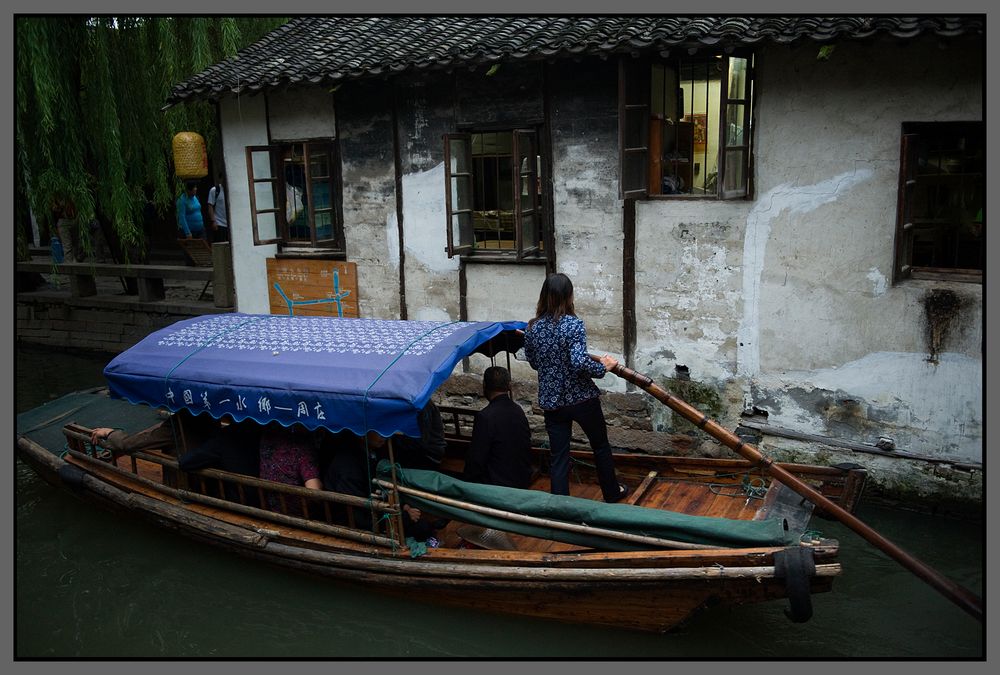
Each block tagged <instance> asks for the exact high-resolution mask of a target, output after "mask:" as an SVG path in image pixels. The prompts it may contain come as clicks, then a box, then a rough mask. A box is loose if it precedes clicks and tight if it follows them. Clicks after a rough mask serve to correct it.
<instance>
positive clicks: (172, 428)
mask: <svg viewBox="0 0 1000 675" xmlns="http://www.w3.org/2000/svg"><path fill="white" fill-rule="evenodd" d="M219 429H220V427H219V423H218V422H217V421H216V420H215V419H214V418H213V417H212V416H211V415H209V414H202V415H192V414H191V413H190V412H188V411H187V410H186V409H183V408H182V409H181V410H178V411H177V412H176V413H174V414H172V415H170V417H168V418H167V419H165V420H163V421H162V422H157V423H156V424H154V425H153V426H151V427H147V428H146V429H143V430H142V431H137V432H135V433H134V434H127V433H125V431H124V430H122V429H112V428H110V427H97V428H96V429H92V430H91V432H90V442H91V443H92V444H93V445H98V444H100V445H102V446H104V447H105V448H107V449H108V450H110V451H111V453H112V455H113V456H114V457H118V456H120V455H128V454H131V453H133V452H139V451H142V450H162V451H164V452H165V453H166V454H168V455H174V456H177V455H178V454H184V453H183V452H178V449H179V448H183V446H184V445H186V446H187V447H188V449H191V448H194V447H197V446H199V445H201V444H202V443H204V442H205V441H207V440H209V439H210V438H213V437H214V436H216V435H217V434H218V433H219Z"/></svg>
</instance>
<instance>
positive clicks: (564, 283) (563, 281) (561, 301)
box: [528, 272, 576, 324]
mask: <svg viewBox="0 0 1000 675" xmlns="http://www.w3.org/2000/svg"><path fill="white" fill-rule="evenodd" d="M565 315H569V316H576V309H575V308H574V307H573V282H572V281H570V280H569V277H568V276H566V275H565V274H563V273H562V272H556V273H555V274H550V275H549V276H547V277H546V278H545V281H544V282H543V283H542V291H541V292H540V293H539V294H538V305H537V306H536V307H535V318H534V319H532V320H531V321H529V322H528V323H529V324H533V323H535V321H537V320H538V319H540V318H542V317H543V316H548V317H549V318H550V319H551V320H552V322H553V323H555V322H557V321H559V319H561V318H563V316H565Z"/></svg>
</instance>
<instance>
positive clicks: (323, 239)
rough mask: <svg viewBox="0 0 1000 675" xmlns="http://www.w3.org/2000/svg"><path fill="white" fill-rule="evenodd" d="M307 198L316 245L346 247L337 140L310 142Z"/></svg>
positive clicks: (305, 151)
mask: <svg viewBox="0 0 1000 675" xmlns="http://www.w3.org/2000/svg"><path fill="white" fill-rule="evenodd" d="M303 155H304V160H305V167H306V197H307V202H306V203H307V204H308V205H309V215H310V218H309V222H310V241H311V243H312V245H313V246H321V247H324V248H342V245H341V237H340V233H341V228H340V227H339V213H340V211H339V209H338V208H337V207H338V204H339V195H340V193H339V189H338V184H339V183H338V181H337V176H338V168H339V161H338V158H337V153H336V146H335V145H334V144H333V143H306V144H304V149H303Z"/></svg>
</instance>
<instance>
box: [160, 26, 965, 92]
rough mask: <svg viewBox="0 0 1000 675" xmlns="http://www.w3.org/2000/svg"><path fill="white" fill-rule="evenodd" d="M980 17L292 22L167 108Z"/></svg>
mask: <svg viewBox="0 0 1000 675" xmlns="http://www.w3.org/2000/svg"><path fill="white" fill-rule="evenodd" d="M984 24H985V19H984V17H983V16H982V15H974V16H960V17H941V16H930V15H920V16H915V17H895V16H873V17H854V16H835V17H810V16H796V17H782V16H758V17H752V16H746V17H743V16H738V17H698V16H640V15H624V16H484V15H474V16H398V15H382V16H332V17H330V16H327V17H315V16H310V17H301V18H297V19H293V20H291V21H289V22H288V23H287V24H285V25H283V26H281V27H280V28H278V29H276V30H274V31H273V32H271V33H269V34H268V35H266V36H265V37H264V38H262V39H261V40H259V41H258V42H256V43H254V44H252V45H250V46H249V47H247V48H246V49H244V50H242V51H241V52H239V54H237V55H236V56H235V57H234V58H232V59H228V60H226V61H222V62H220V63H217V64H215V65H213V66H210V67H209V68H208V69H206V70H205V71H203V72H201V73H199V74H198V75H195V76H194V77H192V78H190V79H189V80H187V81H185V82H182V83H180V84H178V85H176V86H175V87H174V89H173V91H172V92H171V94H170V97H169V98H168V102H169V103H177V102H180V101H183V100H186V99H192V98H194V99H204V98H218V97H220V96H224V95H227V94H234V93H241V92H253V91H259V90H262V89H268V88H272V87H280V86H285V85H289V84H297V83H312V84H320V83H327V84H334V83H337V82H340V81H344V80H352V79H359V78H363V77H369V76H377V75H391V74H395V73H401V72H404V71H414V72H419V71H425V70H430V69H448V68H453V67H464V66H475V65H480V64H486V63H496V62H501V61H514V60H531V59H543V58H560V57H568V56H575V55H581V54H612V53H616V52H629V51H647V50H654V51H656V50H658V51H663V50H669V49H676V48H685V49H687V48H691V47H715V46H729V45H732V46H740V45H755V44H759V43H763V42H773V43H779V44H780V43H790V42H794V41H796V40H803V39H809V40H814V41H817V42H828V41H831V40H837V39H849V38H864V37H868V36H872V35H875V34H885V35H891V36H894V37H897V38H911V37H915V36H917V35H920V34H933V35H938V36H942V37H950V36H956V35H962V34H965V33H975V34H981V33H982V32H983V30H984Z"/></svg>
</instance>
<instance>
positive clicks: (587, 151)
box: [530, 139, 625, 391]
mask: <svg viewBox="0 0 1000 675" xmlns="http://www.w3.org/2000/svg"><path fill="white" fill-rule="evenodd" d="M608 149H609V148H607V147H605V146H604V145H603V144H601V145H597V144H590V143H577V142H573V143H569V144H565V145H560V144H559V142H558V139H556V140H554V142H553V162H552V164H553V201H554V203H555V208H554V211H553V215H554V221H555V225H554V230H555V248H556V271H557V272H562V273H563V274H566V275H567V276H568V277H569V278H570V279H571V280H572V282H573V296H574V304H575V307H576V313H577V316H579V317H580V318H581V319H582V320H583V322H584V324H585V325H586V327H587V346H588V348H589V350H590V352H591V353H597V354H604V353H607V354H611V355H612V356H615V357H616V358H619V359H621V358H623V356H622V353H621V350H622V336H623V328H622V326H623V315H622V265H623V260H622V246H623V242H624V235H623V232H622V201H621V200H620V199H618V182H617V180H615V179H614V177H615V176H617V169H616V167H615V166H614V165H613V163H614V161H615V160H614V157H616V155H611V154H610V153H608V152H607V150H608ZM540 288H541V286H538V287H536V288H535V290H534V292H533V293H532V294H531V298H532V302H533V303H536V302H537V300H538V291H539V289H540ZM533 315H534V312H533V311H532V312H531V314H530V316H533ZM595 382H596V383H597V385H598V386H599V387H603V388H608V389H612V390H616V391H624V388H625V383H624V381H622V380H620V379H619V378H612V377H606V378H601V379H599V380H595Z"/></svg>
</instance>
